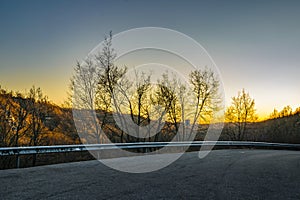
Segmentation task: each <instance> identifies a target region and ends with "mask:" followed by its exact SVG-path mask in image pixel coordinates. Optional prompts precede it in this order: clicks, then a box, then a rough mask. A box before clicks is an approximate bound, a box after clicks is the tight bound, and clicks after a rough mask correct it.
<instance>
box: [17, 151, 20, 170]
mask: <svg viewBox="0 0 300 200" xmlns="http://www.w3.org/2000/svg"><path fill="white" fill-rule="evenodd" d="M16 167H17V168H20V156H19V153H18V154H17V159H16Z"/></svg>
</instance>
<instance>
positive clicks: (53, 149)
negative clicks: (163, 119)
mask: <svg viewBox="0 0 300 200" xmlns="http://www.w3.org/2000/svg"><path fill="white" fill-rule="evenodd" d="M167 145H168V146H170V147H183V146H189V147H201V146H216V147H218V146H219V147H222V146H223V147H224V146H227V147H230V146H232V147H261V148H283V149H294V150H300V144H286V143H268V142H243V141H193V142H140V143H111V144H86V145H82V144H81V145H55V146H26V147H3V148H0V156H9V155H30V154H44V153H64V152H81V151H96V150H106V149H107V150H109V149H118V148H121V149H139V148H160V147H164V146H167Z"/></svg>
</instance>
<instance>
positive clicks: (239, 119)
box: [226, 89, 257, 140]
mask: <svg viewBox="0 0 300 200" xmlns="http://www.w3.org/2000/svg"><path fill="white" fill-rule="evenodd" d="M256 120H257V115H256V110H255V101H254V99H252V98H251V97H250V95H249V93H246V92H245V90H244V89H243V90H242V91H240V92H238V95H237V96H236V97H232V104H231V106H229V107H228V108H227V111H226V121H227V122H230V124H232V125H233V127H232V129H231V130H229V131H230V132H229V134H231V136H232V137H233V139H236V140H243V139H244V136H245V133H246V130H247V124H248V123H250V122H255V121H256ZM230 124H229V125H230Z"/></svg>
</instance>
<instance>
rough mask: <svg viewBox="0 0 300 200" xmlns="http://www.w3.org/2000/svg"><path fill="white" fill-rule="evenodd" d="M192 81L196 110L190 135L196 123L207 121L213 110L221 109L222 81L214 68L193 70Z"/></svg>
mask: <svg viewBox="0 0 300 200" xmlns="http://www.w3.org/2000/svg"><path fill="white" fill-rule="evenodd" d="M190 83H191V85H192V93H193V95H192V97H193V101H194V102H193V105H194V108H193V109H194V112H193V116H192V124H191V126H192V127H191V130H190V135H189V137H190V136H191V134H192V132H193V131H194V129H195V125H196V124H201V120H203V121H204V122H207V120H209V119H211V117H212V114H213V112H215V111H218V110H219V109H221V106H220V103H221V98H220V94H219V87H220V82H219V80H218V77H217V76H216V75H215V73H214V72H213V71H212V70H210V69H207V68H205V69H204V70H195V71H193V72H191V74H190Z"/></svg>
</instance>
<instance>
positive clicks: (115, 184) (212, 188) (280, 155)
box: [0, 150, 300, 200]
mask: <svg viewBox="0 0 300 200" xmlns="http://www.w3.org/2000/svg"><path fill="white" fill-rule="evenodd" d="M115 161H116V162H118V159H115ZM133 162H134V161H133ZM0 179H1V184H0V199H55V200H56V199H81V200H88V199H300V152H297V151H283V150H215V151H212V152H211V153H210V154H209V155H208V156H207V157H205V158H204V159H199V158H198V153H197V152H193V153H186V154H185V155H183V156H182V157H181V158H180V159H179V160H177V161H176V162H174V163H172V164H171V165H170V166H168V167H166V168H163V169H161V170H159V171H155V172H152V173H145V174H129V173H125V172H119V171H116V170H113V169H110V168H108V167H106V166H105V165H103V164H102V163H100V162H98V161H85V162H76V163H65V164H57V165H49V166H41V167H34V168H27V169H10V170H2V171H0Z"/></svg>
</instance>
